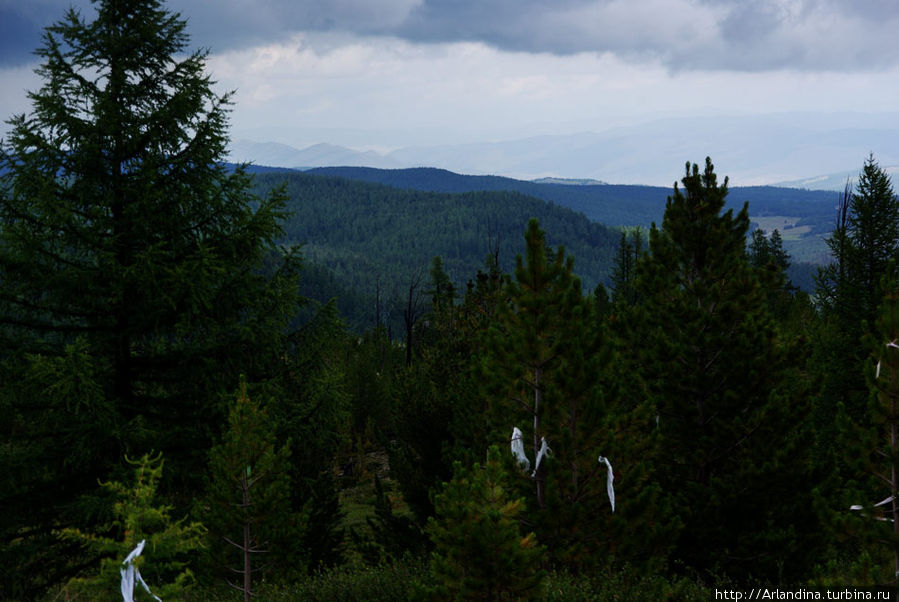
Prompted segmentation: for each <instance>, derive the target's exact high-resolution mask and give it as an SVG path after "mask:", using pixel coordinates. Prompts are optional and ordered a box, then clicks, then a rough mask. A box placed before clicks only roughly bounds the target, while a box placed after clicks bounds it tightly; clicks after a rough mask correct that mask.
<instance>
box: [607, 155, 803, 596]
mask: <svg viewBox="0 0 899 602" xmlns="http://www.w3.org/2000/svg"><path fill="white" fill-rule="evenodd" d="M682 182H683V186H684V192H681V190H680V189H679V188H678V187H677V186H675V189H674V195H673V196H671V197H669V198H668V203H667V209H666V211H665V218H664V221H663V224H662V228H661V229H658V228H655V227H654V228H653V229H652V230H651V231H650V252H651V255H649V256H646V257H645V258H644V259H643V260H642V261H641V262H640V264H639V266H638V277H637V283H636V287H637V291H638V294H639V296H640V297H641V302H640V303H639V304H638V305H637V306H635V307H634V309H633V311H631V312H629V314H628V317H627V320H626V322H625V324H624V328H623V330H622V332H623V337H624V340H623V343H622V344H623V345H624V347H626V348H628V349H630V350H632V351H631V353H632V354H633V364H632V366H633V368H632V371H631V374H632V375H633V376H635V377H637V378H639V381H638V383H639V386H640V387H641V388H642V392H641V393H640V394H639V396H642V395H645V396H646V397H647V398H648V399H649V401H650V402H651V403H652V405H653V406H654V410H655V412H656V419H657V424H658V427H657V429H658V447H657V451H656V456H655V464H656V465H655V471H656V472H655V474H656V475H658V478H659V482H660V484H661V485H662V487H663V490H664V492H665V493H664V495H665V496H666V498H668V499H670V500H671V501H672V503H673V508H674V511H675V512H676V513H677V515H678V516H679V517H680V519H681V520H682V522H683V530H682V531H681V532H680V536H679V538H678V540H677V544H676V548H675V551H674V556H675V557H676V558H678V559H680V561H682V562H683V563H685V564H686V565H688V566H691V567H693V568H694V569H697V570H700V571H712V572H716V571H720V572H724V573H726V574H729V575H732V576H733V577H734V578H737V576H739V578H745V577H746V576H747V575H748V574H749V573H752V574H753V575H754V576H756V577H766V578H774V576H776V575H778V571H781V570H783V571H790V572H796V571H801V570H803V568H804V565H803V563H804V562H808V561H809V556H807V555H803V554H802V553H801V550H802V549H804V547H805V546H804V543H803V542H801V541H800V540H799V538H798V537H797V535H796V533H795V530H796V525H797V524H803V523H807V522H808V520H809V519H807V518H804V517H806V516H808V513H807V508H808V505H809V503H810V498H809V497H808V493H803V490H804V488H803V486H802V485H800V483H802V482H803V479H804V478H807V476H806V460H805V457H804V455H803V454H804V450H805V449H806V448H807V439H806V431H805V430H804V429H803V428H802V426H801V425H802V417H803V415H804V414H805V412H806V411H807V410H806V408H805V407H804V405H803V396H802V395H801V394H797V393H799V392H801V389H799V390H798V391H797V389H795V388H793V387H792V386H789V385H791V380H790V379H791V378H792V377H793V376H795V375H794V374H792V373H791V372H790V371H789V368H790V364H789V363H788V360H789V359H790V357H791V356H790V355H789V353H788V351H789V344H790V342H789V341H782V340H779V339H778V333H777V330H776V329H775V328H774V324H773V321H772V319H771V316H770V314H769V311H768V307H767V305H768V304H767V300H766V298H765V290H764V288H763V287H762V286H760V283H759V280H758V276H757V271H756V270H753V269H752V268H751V267H750V266H749V265H748V263H747V259H746V253H745V236H746V231H747V229H748V227H749V218H748V212H747V208H746V207H745V206H744V208H743V210H742V211H740V212H739V213H737V214H736V215H734V214H733V212H732V211H727V212H726V213H723V214H722V213H721V212H722V211H723V209H724V206H725V198H726V196H727V193H728V189H727V180H726V179H725V182H724V184H723V185H722V186H719V184H718V180H717V176H716V174H715V172H714V168H713V166H712V163H711V161H710V160H709V159H706V164H705V169H704V171H702V172H700V171H699V166H698V165H691V164H689V163H688V164H687V170H686V175H685V177H684V178H683V180H682ZM639 396H638V398H639ZM810 489H811V488H810V487H809V488H808V489H806V490H805V491H806V492H808V491H809V490H810ZM806 528H808V529H809V530H808V531H806V533H812V532H813V531H812V527H811V526H810V525H809V526H808V527H806ZM747 557H752V558H753V563H752V566H751V567H749V566H747V565H746V564H745V562H743V559H745V558H747Z"/></svg>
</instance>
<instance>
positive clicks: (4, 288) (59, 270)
mask: <svg viewBox="0 0 899 602" xmlns="http://www.w3.org/2000/svg"><path fill="white" fill-rule="evenodd" d="M185 26H186V22H185V21H184V20H183V19H182V18H181V17H180V16H179V15H177V14H172V13H170V12H168V11H166V10H165V9H164V8H163V7H162V4H161V3H160V2H158V1H155V0H150V1H147V0H116V1H112V0H102V1H97V2H96V16H95V18H94V19H93V20H92V21H86V20H85V19H84V18H83V17H82V15H81V14H80V13H78V12H77V11H75V10H69V11H68V12H67V13H66V14H65V16H64V18H63V19H62V20H61V21H60V22H58V23H56V24H55V25H53V26H51V27H49V28H48V29H47V30H46V32H45V34H44V37H43V44H42V46H41V47H40V48H39V49H38V51H37V54H38V56H39V57H40V59H41V61H42V63H41V66H40V67H39V68H38V70H37V74H38V75H39V76H40V77H41V78H42V80H43V84H42V87H41V88H40V89H39V90H37V91H34V92H31V93H29V99H30V101H31V106H32V109H31V112H30V113H29V114H27V115H25V114H23V115H17V116H14V117H13V118H11V119H10V120H9V124H10V125H11V131H10V134H9V137H8V139H7V140H5V141H3V143H2V145H0V174H3V175H2V183H0V191H2V197H0V362H2V363H0V371H2V373H0V380H2V381H3V382H4V383H16V386H15V388H14V390H5V391H3V393H2V395H3V400H2V403H3V407H4V409H5V410H7V413H8V415H9V416H10V417H11V420H9V421H4V422H3V426H2V427H0V429H2V431H0V432H2V436H3V438H4V440H5V441H7V442H8V443H9V445H8V446H7V447H5V448H4V450H3V452H2V453H3V457H2V461H3V463H4V465H5V466H7V467H8V470H9V472H10V473H11V475H14V476H11V477H10V478H15V479H16V481H17V487H16V490H15V493H10V494H9V495H14V496H16V498H19V499H30V498H32V497H33V496H35V495H40V497H41V499H42V500H45V502H44V503H45V504H46V508H45V509H44V510H43V511H42V510H39V509H38V508H37V507H36V506H37V505H35V504H31V505H30V506H29V505H27V504H22V503H19V502H17V501H16V500H15V499H13V498H8V497H7V495H8V494H7V493H5V492H4V493H2V494H0V504H2V505H3V507H4V508H7V507H9V508H10V509H11V511H10V512H4V516H3V518H2V519H0V532H2V534H3V535H2V537H3V538H4V541H15V542H16V548H17V550H18V552H22V551H25V550H26V549H30V548H29V546H30V545H31V544H30V543H29V542H33V543H34V553H35V554H47V555H48V557H49V559H48V560H47V561H46V562H43V561H40V562H38V561H37V557H36V556H33V555H32V553H31V552H30V551H29V552H28V553H26V554H21V553H17V552H11V553H10V554H9V556H8V557H7V556H6V554H5V553H4V554H3V558H2V562H3V566H2V568H0V574H2V575H3V577H2V579H4V580H8V583H5V584H4V585H3V589H4V590H5V591H13V592H23V594H25V595H33V594H34V589H33V588H40V587H42V586H41V585H40V583H42V582H43V581H45V580H47V579H51V580H56V579H65V575H64V574H61V575H59V574H56V571H57V570H58V569H60V563H61V560H60V559H62V558H64V557H66V556H67V554H65V553H63V551H62V550H58V549H57V550H55V549H54V547H53V546H55V545H56V544H53V543H52V542H51V541H50V540H48V539H47V534H48V533H49V532H50V531H51V530H52V529H56V528H61V527H64V526H67V525H72V524H79V523H83V522H84V521H86V520H87V519H88V517H89V516H90V515H91V512H92V511H91V510H90V509H89V508H88V505H87V500H89V498H90V497H91V496H92V495H93V493H92V490H93V489H95V488H96V483H97V479H98V478H103V479H105V478H108V477H109V475H110V471H111V470H113V469H114V468H115V466H116V459H117V458H119V457H121V454H122V452H123V451H124V452H126V453H129V454H131V455H138V454H140V453H143V452H145V451H147V450H149V449H151V448H155V449H161V450H163V451H164V452H165V453H166V457H167V458H168V459H169V462H170V464H169V466H170V469H169V471H167V478H166V483H164V485H163V489H164V490H168V491H169V492H174V493H176V494H177V495H179V496H180V498H181V500H182V502H184V503H185V505H186V500H187V498H189V497H190V495H191V494H190V491H189V490H190V489H191V488H193V487H194V486H196V485H197V483H196V478H197V476H198V475H200V474H202V469H201V466H202V465H203V464H204V456H205V453H206V450H207V449H208V447H209V443H210V440H211V437H212V435H213V433H214V431H215V430H216V427H217V425H218V424H219V421H220V420H221V419H222V418H223V415H224V411H223V404H221V403H220V399H221V395H222V394H223V393H225V392H227V391H228V390H231V389H233V387H234V385H235V378H236V376H235V375H237V374H239V373H241V372H245V373H247V375H248V378H250V379H251V380H255V379H264V378H270V377H271V376H273V374H274V372H275V370H278V369H279V364H280V363H281V357H282V355H281V352H282V350H283V342H284V341H283V335H284V331H285V326H286V318H287V316H288V315H289V313H290V312H292V311H293V310H294V306H295V304H296V301H297V297H296V292H297V287H296V278H295V268H296V267H297V265H298V263H297V261H296V260H295V259H294V258H293V256H292V255H287V256H285V255H284V254H283V253H282V252H281V251H280V250H278V249H276V248H275V247H274V245H273V241H274V239H275V238H276V237H277V236H278V235H279V234H280V226H279V219H280V217H281V215H282V210H283V198H282V197H281V196H280V195H278V194H274V195H272V196H270V197H268V198H262V199H261V198H257V197H255V196H253V195H252V194H250V193H249V185H250V177H249V176H248V175H247V174H246V172H245V171H244V170H243V169H240V168H238V169H237V170H234V171H230V170H229V169H228V168H226V167H225V166H224V165H223V164H222V160H223V159H224V157H225V152H226V144H227V132H226V129H227V113H228V110H229V105H230V98H231V97H230V95H229V94H225V95H218V94H216V93H215V92H214V91H213V82H212V81H211V79H210V77H209V76H208V75H207V74H206V73H205V66H206V56H207V55H206V52H205V51H194V52H191V51H190V50H189V49H188V37H187V34H186V33H185ZM73 346H74V347H73ZM73 348H77V349H78V355H77V357H79V358H81V359H82V360H83V361H82V362H81V365H80V366H78V365H75V364H71V363H69V364H65V362H63V364H65V366H63V367H64V368H65V370H66V371H67V373H68V375H69V376H71V375H73V374H74V373H75V372H74V371H77V370H82V369H85V370H87V372H83V371H82V372H81V374H82V375H87V374H88V372H89V378H90V382H91V383H92V385H91V387H89V389H90V397H89V398H77V397H76V398H69V399H62V398H61V397H60V396H59V389H58V388H56V384H58V383H55V382H52V381H45V382H40V380H41V374H42V373H41V372H40V370H41V366H47V365H50V364H52V363H53V362H54V360H57V359H59V360H62V359H64V358H66V357H75V356H67V351H66V350H67V349H73ZM55 374H56V375H57V376H59V375H60V374H61V373H60V372H59V371H56V373H55ZM67 378H68V377H67ZM85 382H86V381H85ZM10 389H13V387H10ZM63 405H68V406H69V407H78V408H80V409H81V411H80V412H73V413H72V414H71V415H70V416H68V417H67V418H68V423H67V424H66V426H65V428H66V431H67V432H68V434H69V435H70V437H71V438H70V439H69V440H61V439H59V438H58V437H54V436H53V434H54V433H53V431H52V430H51V429H52V428H53V427H52V425H49V424H47V421H46V420H44V419H43V418H42V416H43V415H44V412H45V410H46V409H47V408H48V407H59V406H63ZM95 423H101V424H103V425H105V426H104V428H102V429H99V430H97V429H95V428H93V427H92V425H93V424H95ZM73 453H74V454H77V455H73ZM36 458H40V460H39V461H40V463H41V465H42V471H40V473H38V472H36V471H34V470H33V465H32V462H33V461H34V460H35V459H36ZM82 526H87V525H84V524H82ZM3 547H5V546H3ZM63 572H65V571H63ZM23 588H24V589H23Z"/></svg>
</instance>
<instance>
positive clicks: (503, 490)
mask: <svg viewBox="0 0 899 602" xmlns="http://www.w3.org/2000/svg"><path fill="white" fill-rule="evenodd" d="M501 458H502V456H501V452H500V449H499V448H498V447H497V446H493V447H491V449H490V451H489V452H488V454H487V463H486V464H485V465H484V466H481V465H479V464H475V465H474V466H473V467H471V468H464V467H463V466H462V464H461V463H458V462H457V463H456V465H455V467H454V470H453V479H452V480H451V481H450V482H449V483H445V484H444V486H443V488H442V489H441V490H440V492H439V493H437V494H436V496H435V498H434V505H435V508H436V512H437V516H436V517H435V518H431V519H430V520H429V521H428V529H427V530H428V534H429V535H430V537H431V541H433V543H434V547H435V550H434V554H433V556H432V560H431V563H432V567H433V570H434V573H435V575H436V577H437V579H438V580H439V581H440V583H441V586H442V590H443V593H445V594H449V596H450V597H451V598H453V599H465V600H522V599H527V598H530V597H531V596H533V595H535V594H536V591H535V590H536V588H537V587H538V586H539V585H540V583H541V581H542V580H543V578H544V577H545V572H544V571H543V570H541V568H540V563H541V559H542V557H543V554H544V548H543V546H540V545H538V543H537V540H536V537H535V536H534V534H533V533H529V534H527V535H525V536H522V535H521V532H520V526H519V516H520V514H521V513H522V511H523V510H524V499H521V498H515V497H514V493H513V491H514V488H513V487H511V486H510V484H509V482H508V475H507V473H506V471H505V468H504V467H503V461H502V459H501Z"/></svg>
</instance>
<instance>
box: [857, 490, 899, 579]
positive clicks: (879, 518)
mask: <svg viewBox="0 0 899 602" xmlns="http://www.w3.org/2000/svg"><path fill="white" fill-rule="evenodd" d="M892 501H893V496H890V497H888V498H885V499H882V500H880V501H879V502H877V503H876V504H874V505H873V506H871V507H872V508H877V507H878V506H883V505H885V504H888V503H890V502H892ZM849 509H850V510H864V509H865V507H864V506H862V505H861V504H853V505H851V506H849ZM874 518H875V519H877V520H880V521H884V522H888V523H891V522H893V519H891V518H886V517H883V516H875V517H874ZM897 574H899V573H897Z"/></svg>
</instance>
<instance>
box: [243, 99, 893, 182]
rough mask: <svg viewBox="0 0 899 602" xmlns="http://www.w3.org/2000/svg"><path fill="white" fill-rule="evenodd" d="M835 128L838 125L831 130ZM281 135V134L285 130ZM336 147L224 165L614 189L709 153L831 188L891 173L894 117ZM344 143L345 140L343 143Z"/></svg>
mask: <svg viewBox="0 0 899 602" xmlns="http://www.w3.org/2000/svg"><path fill="white" fill-rule="evenodd" d="M835 123H839V124H840V125H839V127H838V128H837V127H834V125H833V124H835ZM285 131H289V127H288V128H286V130H285ZM340 138H341V144H331V143H328V141H321V142H320V143H318V144H312V145H307V144H305V143H302V142H301V143H300V144H299V146H302V148H298V147H297V146H293V145H291V144H286V143H283V142H267V141H256V140H249V139H246V138H237V139H235V140H233V141H232V144H231V147H230V151H231V155H230V159H231V160H234V161H249V162H252V163H255V164H257V165H271V166H277V167H299V168H303V167H324V166H336V165H348V166H367V167H377V168H382V169H398V168H406V167H420V166H428V167H439V168H443V169H448V170H450V171H455V172H458V173H467V174H476V175H477V174H483V175H487V174H490V175H503V176H508V177H513V178H519V179H537V178H544V177H557V178H590V179H595V180H601V181H603V182H608V183H612V184H646V185H656V186H671V185H672V184H673V183H674V181H675V180H679V179H680V178H681V177H682V175H683V173H682V172H683V165H684V164H685V163H686V162H687V161H693V162H701V161H702V160H703V159H704V158H705V157H706V156H710V157H711V158H712V161H713V162H714V163H715V165H716V171H718V172H719V173H720V174H722V175H727V176H729V177H730V181H731V184H732V185H734V186H753V185H781V186H789V187H795V188H809V189H819V190H838V189H842V187H843V186H844V185H845V183H846V179H847V178H854V177H855V176H856V175H857V174H858V171H859V170H860V169H861V167H862V164H863V163H864V160H865V158H866V157H867V156H868V155H869V154H871V153H873V154H874V157H875V159H876V160H877V161H878V163H879V164H880V165H881V166H882V167H884V168H885V169H886V170H887V171H888V172H890V173H896V172H899V113H879V114H861V113H859V114H839V115H826V114H813V113H781V114H770V115H751V116H710V117H701V118H700V117H680V118H666V119H660V120H656V121H652V122H647V123H643V124H638V125H630V126H622V127H615V128H611V129H608V130H605V131H602V132H582V133H574V134H558V135H541V136H534V137H529V138H521V139H510V140H499V141H485V142H470V143H460V144H443V145H440V144H434V145H431V144H427V143H419V144H416V145H411V146H400V147H398V148H393V149H392V150H379V151H375V150H356V149H358V148H372V147H380V148H385V147H389V140H387V139H386V137H385V135H384V134H383V133H381V134H380V135H375V136H372V135H371V133H366V132H358V133H357V134H356V136H355V140H358V142H355V140H353V138H354V136H353V133H352V132H342V133H341V136H340ZM348 142H349V143H348Z"/></svg>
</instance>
